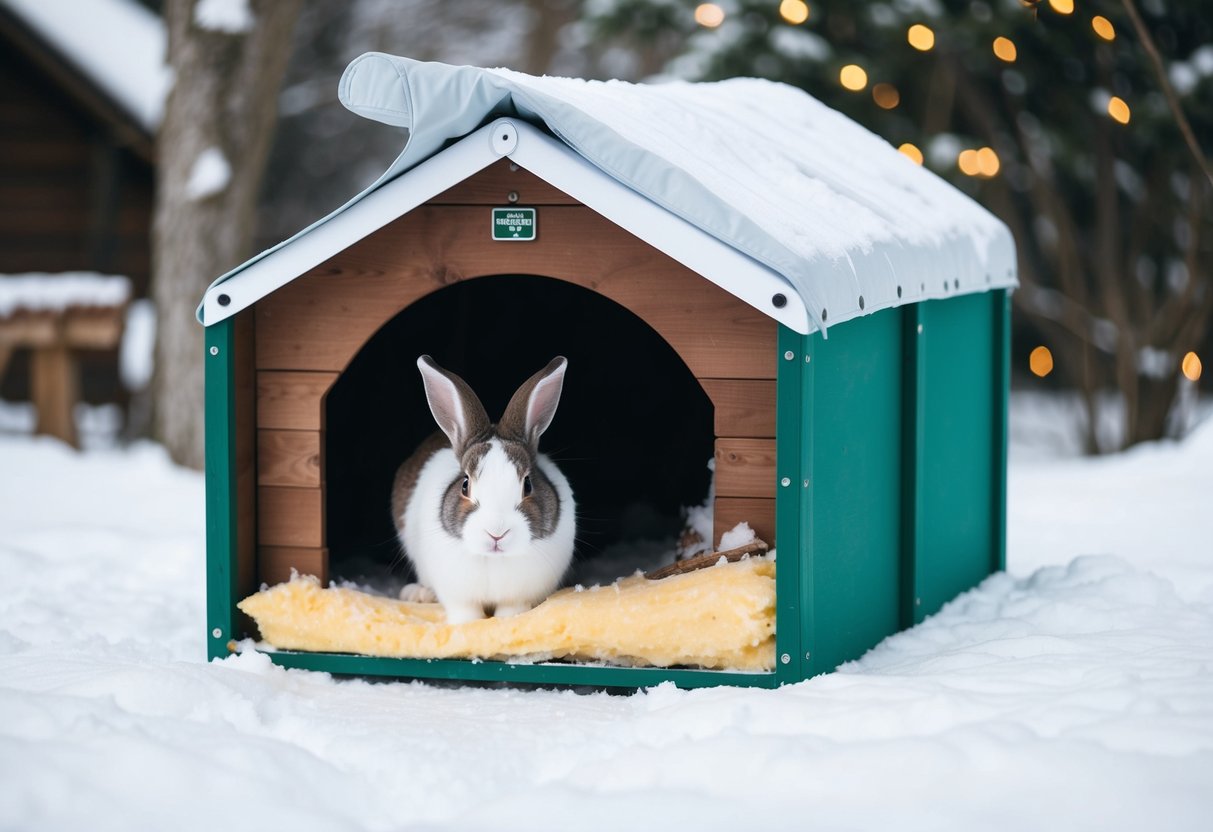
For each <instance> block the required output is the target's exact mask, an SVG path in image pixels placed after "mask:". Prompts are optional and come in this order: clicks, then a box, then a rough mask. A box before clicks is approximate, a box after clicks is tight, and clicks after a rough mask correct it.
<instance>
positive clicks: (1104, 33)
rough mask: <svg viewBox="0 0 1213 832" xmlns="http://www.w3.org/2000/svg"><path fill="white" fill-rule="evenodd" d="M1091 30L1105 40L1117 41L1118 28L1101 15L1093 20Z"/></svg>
mask: <svg viewBox="0 0 1213 832" xmlns="http://www.w3.org/2000/svg"><path fill="white" fill-rule="evenodd" d="M1091 28H1092V29H1094V30H1095V34H1097V35H1099V36H1100V37H1101V38H1103V39H1104V40H1116V27H1114V26H1113V25H1112V21H1110V20H1108V19H1107V18H1106V17H1104V16H1103V15H1101V14H1097V15H1095V17H1093V18H1091Z"/></svg>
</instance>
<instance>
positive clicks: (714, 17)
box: [695, 3, 724, 29]
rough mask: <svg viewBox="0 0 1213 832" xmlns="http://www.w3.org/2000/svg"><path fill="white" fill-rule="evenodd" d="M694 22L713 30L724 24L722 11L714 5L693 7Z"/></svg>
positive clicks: (703, 4)
mask: <svg viewBox="0 0 1213 832" xmlns="http://www.w3.org/2000/svg"><path fill="white" fill-rule="evenodd" d="M695 22H696V23H698V24H699V25H700V26H706V27H707V28H709V29H715V28H716V27H717V26H719V25H720V24H721V23H724V9H722V8H720V6H717V5H716V4H715V3H701V4H700V5H698V6H696V7H695Z"/></svg>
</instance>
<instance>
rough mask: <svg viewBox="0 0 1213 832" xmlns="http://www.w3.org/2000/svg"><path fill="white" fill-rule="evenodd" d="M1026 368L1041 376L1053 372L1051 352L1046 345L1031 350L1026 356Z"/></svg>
mask: <svg viewBox="0 0 1213 832" xmlns="http://www.w3.org/2000/svg"><path fill="white" fill-rule="evenodd" d="M1028 369H1030V370H1031V371H1032V374H1033V375H1037V376H1040V377H1041V378H1044V377H1045V376H1047V375H1048V374H1049V373H1051V372H1053V353H1051V352H1049V348H1048V347H1045V346H1040V347H1037V348H1036V349H1034V350H1032V354H1031V355H1029V356H1028Z"/></svg>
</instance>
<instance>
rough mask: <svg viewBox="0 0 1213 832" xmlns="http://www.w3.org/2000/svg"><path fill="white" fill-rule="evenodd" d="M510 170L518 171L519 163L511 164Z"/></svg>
mask: <svg viewBox="0 0 1213 832" xmlns="http://www.w3.org/2000/svg"><path fill="white" fill-rule="evenodd" d="M510 170H511V171H515V170H518V163H517V162H510Z"/></svg>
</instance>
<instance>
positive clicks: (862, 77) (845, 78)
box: [838, 64, 868, 92]
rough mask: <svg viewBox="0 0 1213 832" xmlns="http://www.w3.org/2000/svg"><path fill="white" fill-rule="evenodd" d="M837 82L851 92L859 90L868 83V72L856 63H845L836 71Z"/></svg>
mask: <svg viewBox="0 0 1213 832" xmlns="http://www.w3.org/2000/svg"><path fill="white" fill-rule="evenodd" d="M838 83H840V84H842V85H843V86H844V87H846V88H847V89H849V90H850V91H851V92H859V91H860V90H861V89H863V88H864V87H866V86H867V85H868V73H867V72H865V71H864V69H863V67H861V66H859V65H858V64H847V65H846V66H844V67H843V68H842V69H840V70H839V71H838Z"/></svg>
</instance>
